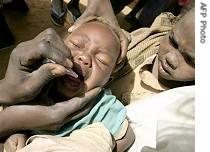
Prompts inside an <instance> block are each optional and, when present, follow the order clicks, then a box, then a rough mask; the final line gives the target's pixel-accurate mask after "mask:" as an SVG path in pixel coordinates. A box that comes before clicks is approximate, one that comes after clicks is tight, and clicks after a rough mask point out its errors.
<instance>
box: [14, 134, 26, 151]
mask: <svg viewBox="0 0 210 152" xmlns="http://www.w3.org/2000/svg"><path fill="white" fill-rule="evenodd" d="M26 140H27V137H26V135H21V136H20V138H18V143H17V149H16V150H20V149H22V148H23V147H25V145H26Z"/></svg>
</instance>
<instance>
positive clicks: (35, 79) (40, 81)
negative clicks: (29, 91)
mask: <svg viewBox="0 0 210 152" xmlns="http://www.w3.org/2000/svg"><path fill="white" fill-rule="evenodd" d="M66 73H67V70H66V68H65V67H64V66H62V65H59V64H54V63H47V64H44V65H42V66H41V67H40V68H39V69H37V70H35V71H33V72H32V73H31V74H30V76H29V79H28V81H27V82H28V83H29V84H28V85H30V86H31V87H32V88H34V89H35V88H37V89H38V88H40V89H41V88H42V87H43V86H44V85H45V84H47V83H48V82H49V81H50V80H52V79H54V78H56V77H60V76H63V75H65V74H66ZM33 86H34V87H33Z"/></svg>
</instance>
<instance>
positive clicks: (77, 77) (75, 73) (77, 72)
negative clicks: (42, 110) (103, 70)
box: [63, 66, 84, 89]
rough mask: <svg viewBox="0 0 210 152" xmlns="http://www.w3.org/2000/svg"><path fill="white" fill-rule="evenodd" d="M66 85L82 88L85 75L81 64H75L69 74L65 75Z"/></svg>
mask: <svg viewBox="0 0 210 152" xmlns="http://www.w3.org/2000/svg"><path fill="white" fill-rule="evenodd" d="M63 78H64V83H65V85H66V86H67V87H68V88H69V89H70V88H74V89H76V88H78V89H79V88H80V87H81V85H82V84H83V83H84V76H83V73H82V70H81V68H80V67H79V66H73V68H72V69H70V70H69V71H68V72H67V74H66V75H65V76H64V77H63Z"/></svg>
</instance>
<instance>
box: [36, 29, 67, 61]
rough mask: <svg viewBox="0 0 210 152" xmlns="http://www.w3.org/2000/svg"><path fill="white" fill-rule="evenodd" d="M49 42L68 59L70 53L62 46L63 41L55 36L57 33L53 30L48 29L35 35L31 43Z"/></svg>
mask: <svg viewBox="0 0 210 152" xmlns="http://www.w3.org/2000/svg"><path fill="white" fill-rule="evenodd" d="M43 40H45V41H47V42H50V43H51V44H52V45H53V46H55V47H56V48H59V50H60V51H62V53H63V54H65V56H67V57H70V56H71V54H70V51H69V50H68V48H67V46H66V45H65V44H64V41H63V39H62V38H61V37H60V36H59V35H58V34H57V32H56V31H55V30H54V29H53V28H48V29H46V30H44V31H43V32H41V33H40V34H39V35H37V36H36V37H35V38H34V39H33V41H35V42H37V43H38V42H41V41H43Z"/></svg>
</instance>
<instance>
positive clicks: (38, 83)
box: [0, 29, 72, 104]
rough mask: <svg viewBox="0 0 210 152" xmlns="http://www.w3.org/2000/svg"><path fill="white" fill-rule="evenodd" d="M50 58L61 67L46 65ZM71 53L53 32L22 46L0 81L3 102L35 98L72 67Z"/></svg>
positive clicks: (41, 34)
mask: <svg viewBox="0 0 210 152" xmlns="http://www.w3.org/2000/svg"><path fill="white" fill-rule="evenodd" d="M45 58H49V59H51V60H53V61H55V62H56V63H58V64H50V63H49V64H44V65H42V61H43V59H45ZM70 58H71V54H70V51H69V50H68V48H67V47H66V46H65V45H64V42H63V40H62V39H61V38H60V37H59V36H58V34H57V33H56V32H55V31H54V30H53V29H47V30H45V31H43V32H42V33H40V34H39V35H38V36H36V37H35V38H34V39H32V40H30V41H26V42H22V43H20V44H19V45H18V46H17V47H16V48H15V49H14V50H13V51H12V53H11V55H10V59H9V64H8V68H7V71H6V75H5V78H4V79H3V80H1V81H0V103H1V104H15V103H20V102H26V101H30V100H32V99H34V98H35V97H36V96H37V95H38V94H39V93H40V91H41V89H42V88H43V86H44V85H45V84H46V83H48V82H49V81H50V80H51V79H53V78H55V77H59V76H62V75H65V74H66V68H71V67H72V62H71V60H70Z"/></svg>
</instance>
